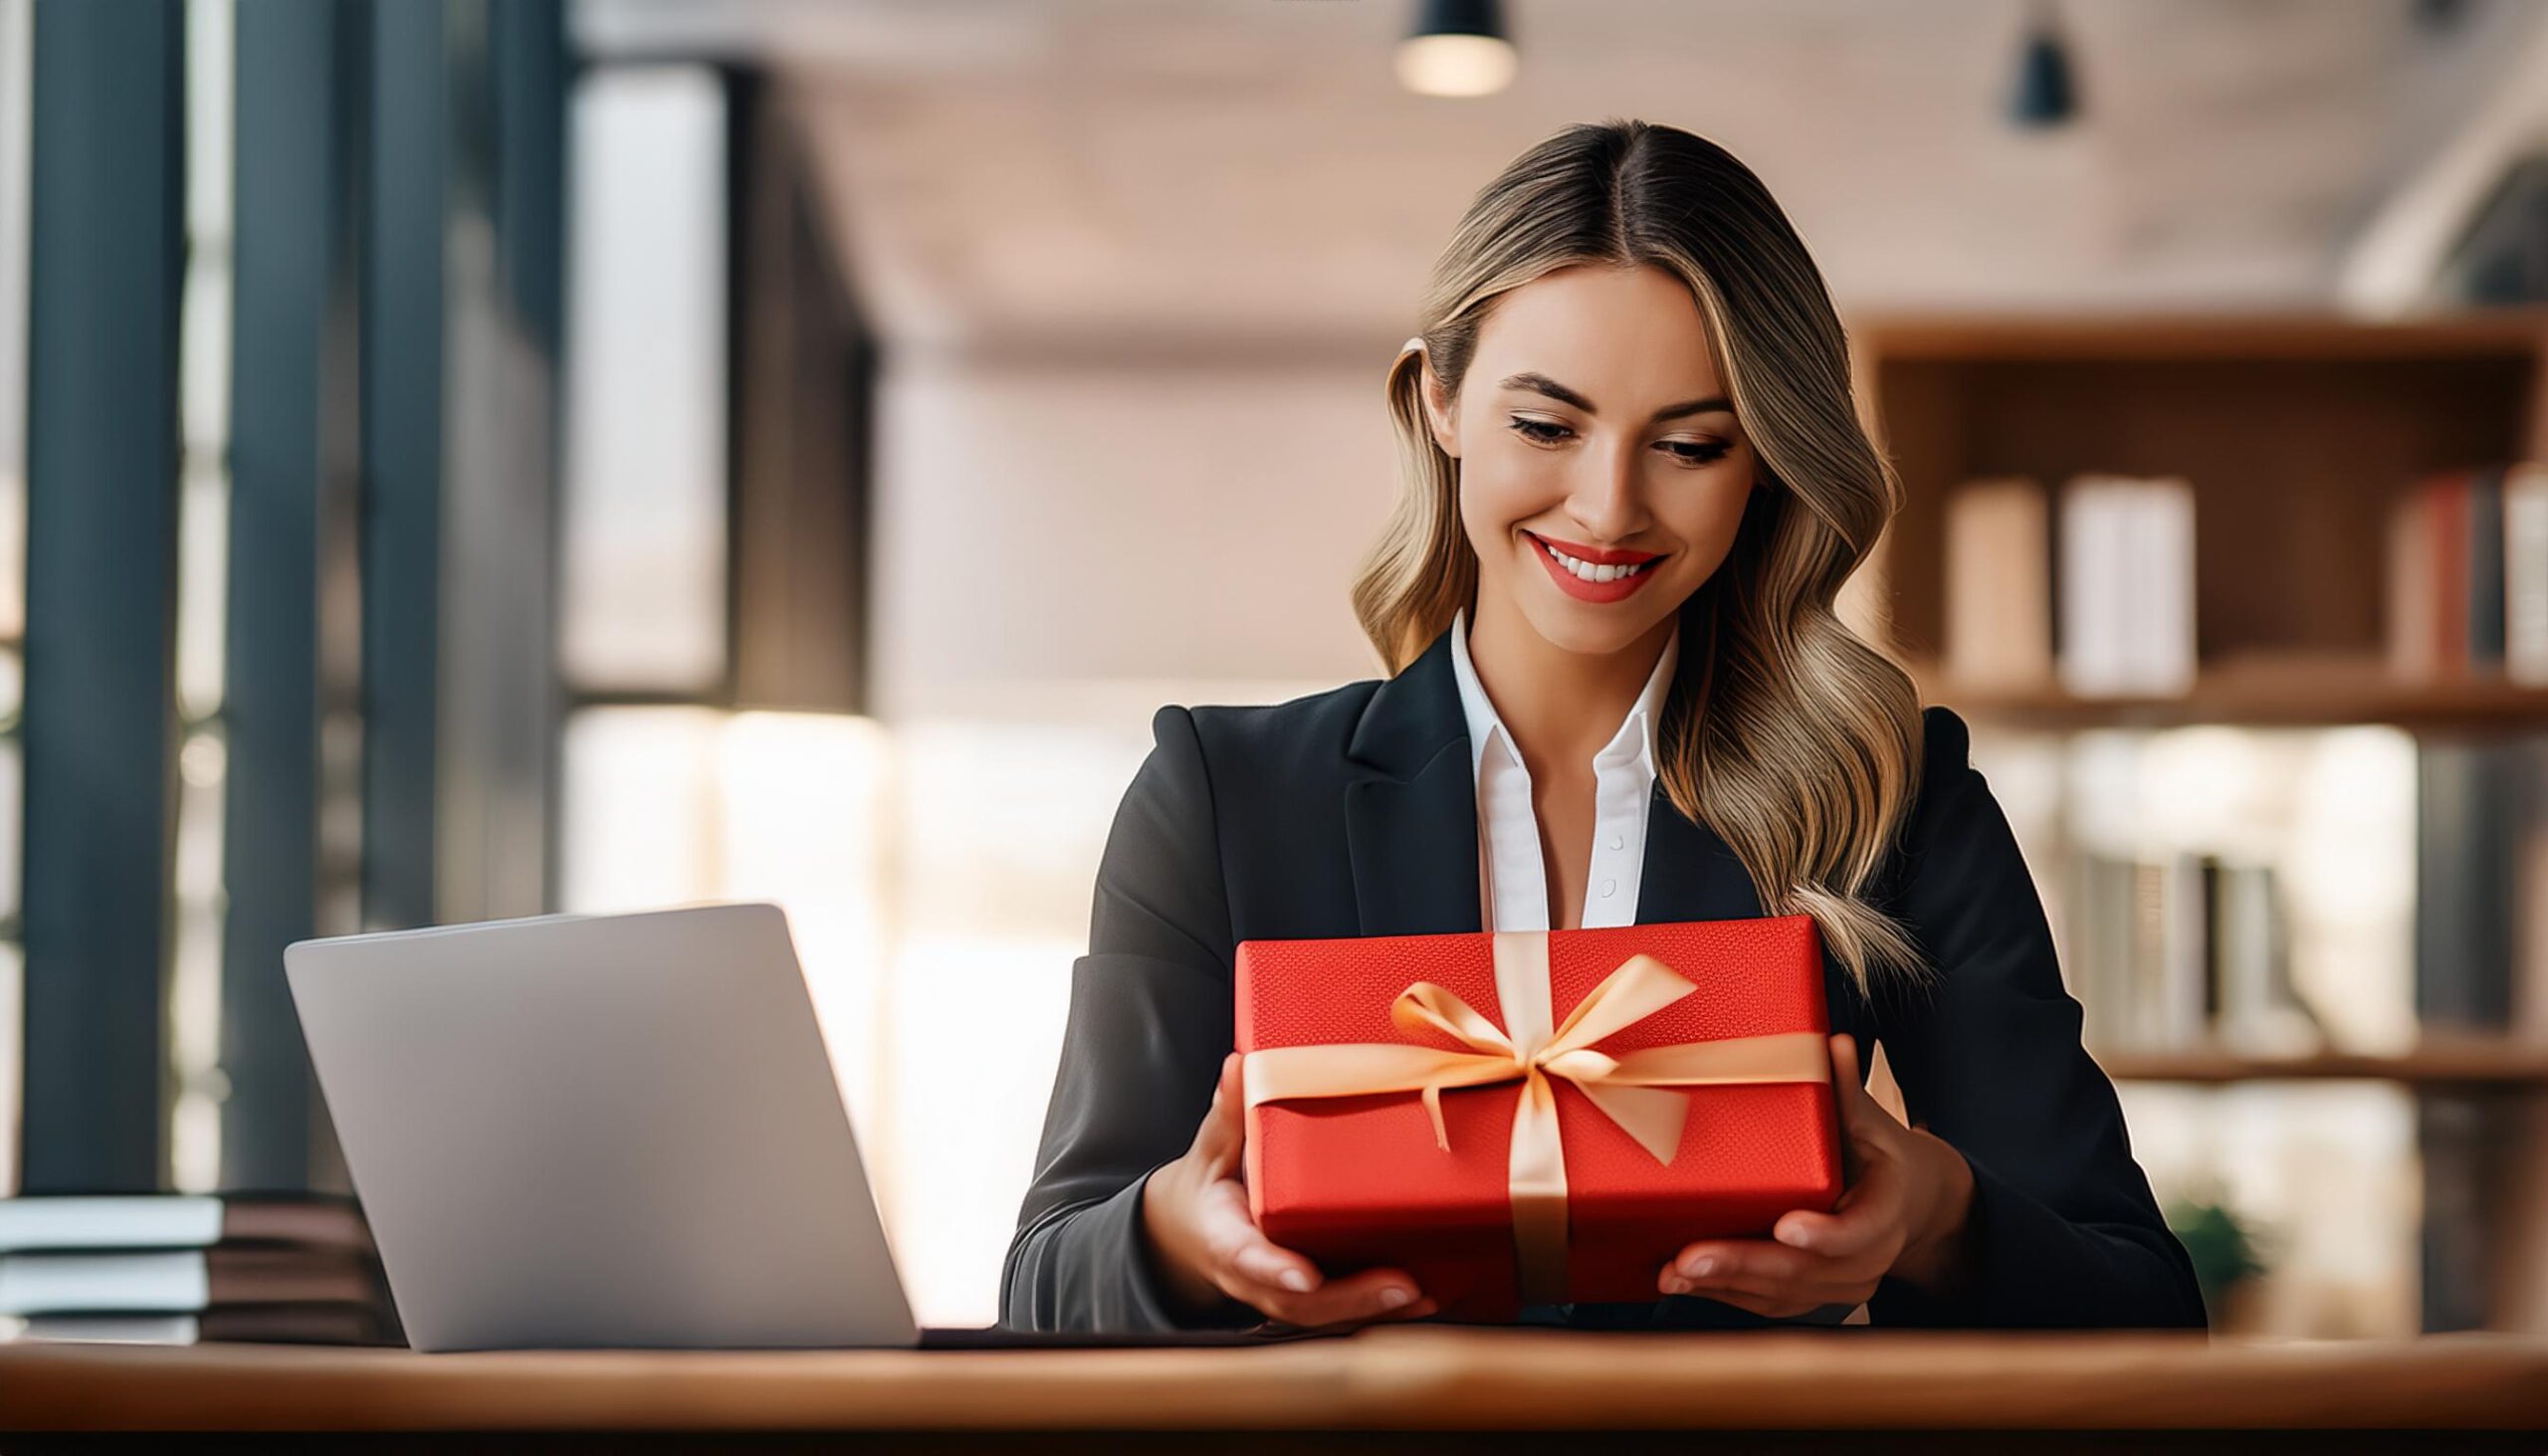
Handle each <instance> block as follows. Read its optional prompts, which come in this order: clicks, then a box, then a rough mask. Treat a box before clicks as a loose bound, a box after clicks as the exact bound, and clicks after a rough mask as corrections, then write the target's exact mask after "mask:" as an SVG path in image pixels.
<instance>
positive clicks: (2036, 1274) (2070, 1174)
mask: <svg viewBox="0 0 2548 1456" xmlns="http://www.w3.org/2000/svg"><path fill="white" fill-rule="evenodd" d="M1923 719H1924V728H1925V738H1926V748H1925V751H1926V755H1927V756H1926V759H1925V762H1924V766H1923V778H1922V785H1921V790H1920V795H1919V799H1918V802H1917V803H1916V804H1915V806H1914V809H1913V817H1912V820H1911V822H1910V825H1909V827H1908V833H1907V837H1906V840H1905V842H1904V844H1903V847H1902V848H1901V850H1900V851H1899V852H1898V853H1897V854H1896V855H1895V856H1894V857H1893V859H1892V861H1891V862H1890V864H1889V867H1888V869H1887V870H1886V872H1885V873H1884V875H1883V877H1882V879H1881V880H1880V881H1879V882H1878V887H1877V893H1876V894H1875V895H1874V896H1872V897H1871V898H1872V899H1874V901H1875V903H1877V904H1879V905H1882V906H1884V908H1886V909H1887V910H1889V911H1891V912H1892V913H1893V914H1895V915H1897V916H1900V917H1902V919H1903V921H1904V923H1905V925H1906V926H1907V927H1908V928H1909V929H1910V930H1911V931H1912V933H1913V934H1914V935H1915V936H1917V937H1918V939H1919V941H1920V943H1921V944H1922V945H1923V946H1924V947H1925V948H1926V949H1927V950H1928V952H1929V953H1930V955H1931V957H1932V958H1933V959H1934V960H1935V962H1936V963H1937V965H1938V966H1939V968H1940V969H1941V970H1942V971H1943V972H1944V974H1943V976H1942V978H1941V982H1940V985H1939V987H1938V989H1937V991H1936V992H1935V993H1934V995H1918V994H1909V993H1904V992H1901V991H1887V990H1884V989H1883V988H1881V987H1880V988H1879V992H1878V995H1877V997H1876V1001H1875V1003H1873V1004H1870V1003H1869V1001H1868V1000H1867V999H1866V998H1864V997H1862V996H1860V995H1859V994H1858V992H1857V990H1856V988H1855V986H1854V984H1853V983H1852V982H1851V981H1850V980H1849V979H1848V977H1847V975H1846V974H1845V973H1844V972H1843V971H1841V969H1840V968H1839V967H1838V965H1837V964H1836V963H1835V962H1834V961H1833V960H1832V959H1831V958H1830V956H1829V953H1828V952H1827V951H1826V952H1825V955H1824V961H1823V968H1824V988H1825V991H1826V993H1827V999H1828V1004H1829V1007H1830V1011H1831V1024H1832V1030H1834V1031H1847V1032H1851V1033H1854V1034H1855V1036H1856V1038H1857V1042H1858V1045H1859V1046H1860V1047H1861V1048H1868V1047H1869V1046H1870V1044H1871V1043H1872V1042H1875V1041H1879V1040H1880V1041H1881V1042H1882V1043H1883V1045H1884V1048H1885V1055H1886V1058H1887V1060H1888V1064H1889V1065H1890V1066H1891V1068H1892V1070H1893V1073H1894V1078H1895V1081H1896V1082H1897V1084H1898V1085H1899V1086H1900V1087H1901V1089H1902V1094H1903V1100H1904V1103H1905V1105H1906V1107H1907V1108H1908V1110H1909V1112H1910V1114H1911V1116H1912V1117H1913V1118H1915V1119H1925V1120H1926V1122H1927V1124H1928V1127H1929V1131H1930V1132H1932V1133H1935V1134H1936V1135H1937V1136H1939V1137H1940V1138H1943V1139H1945V1140H1946V1141H1947V1142H1948V1143H1950V1144H1954V1145H1955V1146H1956V1147H1957V1148H1958V1149H1959V1150H1961V1151H1962V1152H1963V1153H1964V1154H1965V1156H1966V1158H1967V1160H1968V1161H1970V1162H1971V1164H1972V1166H1973V1176H1974V1190H1975V1192H1974V1205H1973V1217H1974V1219H1975V1221H1976V1223H1977V1225H1978V1227H1977V1228H1976V1230H1975V1232H1976V1234H1977V1236H1978V1245H1977V1249H1978V1259H1979V1263H1978V1267H1977V1268H1976V1269H1975V1270H1974V1277H1973V1280H1972V1282H1971V1284H1970V1285H1969V1287H1968V1288H1967V1289H1966V1290H1965V1292H1963V1293H1962V1294H1961V1295H1960V1296H1959V1297H1957V1298H1955V1299H1952V1300H1942V1299H1937V1298H1933V1297H1931V1296H1929V1295H1928V1294H1926V1293H1925V1292H1924V1291H1922V1290H1920V1289H1917V1288H1915V1287H1913V1286H1911V1285H1909V1284H1906V1283H1904V1282H1902V1281H1900V1280H1895V1279H1890V1278H1888V1279H1886V1280H1884V1281H1883V1282H1882V1284H1881V1286H1880V1287H1879V1288H1878V1290H1877V1292H1876V1293H1875V1295H1874V1297H1873V1298H1871V1299H1870V1300H1869V1301H1868V1303H1867V1312H1868V1320H1869V1322H1870V1323H1871V1324H1875V1325H1905V1326H1913V1325H1917V1326H2102V1327H2167V1326H2191V1327H2196V1328H2201V1327H2203V1326H2204V1325H2205V1323H2206V1321H2205V1312H2204V1306H2203V1300H2202V1296H2201V1293H2200V1291H2199V1289H2198V1287H2197V1285H2196V1283H2195V1277H2194V1268H2193V1264H2192V1262H2191V1261H2190V1260H2189V1259H2188V1258H2187V1256H2186V1251H2185V1249H2184V1247H2183V1246H2182V1245H2181V1244H2179V1243H2178V1241H2177V1239H2176V1238H2175V1236H2174V1235H2173V1234H2171V1233H2170V1232H2169V1231H2168V1228H2167V1226H2166V1224H2165V1223H2164V1222H2163V1221H2162V1220H2161V1218H2160V1215H2159V1211H2158V1208H2157V1205H2156V1203H2155V1201H2154V1200H2153V1198H2152V1196H2151V1192H2150V1185H2149V1181H2148V1179H2147V1178H2146V1177H2145V1176H2144V1175H2143V1173H2142V1170H2141V1168H2140V1166H2139V1165H2138V1164H2136V1163H2135V1162H2134V1161H2133V1158H2132V1152H2131V1148H2130V1146H2129V1144H2128V1143H2127V1140H2126V1136H2125V1132H2124V1124H2123V1116H2122V1111H2121V1109H2120V1107H2119V1106H2118V1104H2117V1102H2116V1098H2115V1092H2114V1087H2113V1084H2112V1083H2110V1082H2108V1081H2107V1080H2106V1077H2105V1074H2104V1073H2103V1072H2102V1071H2100V1070H2099V1069H2098V1067H2097V1065H2096V1063H2095V1062H2094V1061H2092V1060H2091V1059H2090V1058H2089V1056H2088V1054H2087V1053H2086V1052H2085V1051H2084V1050H2082V1049H2081V1046H2080V1042H2079V1003H2078V1002H2077V1001H2075V1000H2073V999H2072V998H2071V997H2070V996H2069V995H2068V994H2067V993H2065V991H2064V990H2063V987H2062V981H2061V972H2060V968H2059V965H2058V963H2057V961H2056V960H2055V958H2054V953H2053V941H2052V935H2051V931H2050V928H2049V926H2048V924H2047V923H2046V921H2045V918H2044V913H2043V907H2042V903H2041V902H2040V901H2039V900H2038V899H2037V897H2036V894H2035V890H2034V884H2033V882H2032V880H2030V879H2029V878H2028V876H2027V873H2026V867H2025V863H2024V861H2023V860H2022V859H2021V858H2020V857H2019V854H2018V850H2017V840H2016V837H2015V836H2014V835H2013V834H2012V833H2011V831H2010V829H2009V825H2008V820H2007V819H2006V817H2005V816H2004V815H2003V813H2002V812H2001V809H2000V806H1999V803H1998V801H1997V800H1995V799H1994V798H1993V797H1992V795H1991V790H1990V788H1989V787H1988V786H1987V785H1986V783H1985V782H1984V780H1983V777H1982V775H1981V774H1980V773H1979V772H1978V771H1976V770H1975V769H1974V768H1973V767H1972V766H1971V764H1970V762H1969V761H1968V758H1967V749H1968V745H1969V741H1970V740H1969V735H1968V732H1967V729H1966V727H1965V724H1964V721H1963V720H1962V719H1961V718H1959V717H1957V716H1956V715H1955V713H1953V712H1952V711H1950V710H1948V709H1946V708H1941V707H1932V708H1928V709H1926V710H1924V712H1923ZM1151 731H1152V733H1153V735H1154V736H1155V738H1156V739H1157V742H1156V746H1154V747H1153V748H1152V750H1151V752H1150V755H1149V757H1148V758H1147V759H1146V760H1145V761H1144V762H1143V764H1142V766H1141V769H1140V771H1139V772H1138V773H1136V774H1135V775H1134V778H1133V782H1132V785H1131V787H1130V788H1129V789H1128V790H1127V791H1126V792H1125V795H1124V800H1123V804H1122V806H1121V807H1120V809H1119V810H1118V811H1117V813H1116V817H1115V822H1114V826H1113V828H1112V830H1111V832H1110V835H1109V837H1108V839H1107V843H1106V850H1105V854H1104V857H1103V859H1102V861H1101V864H1100V866H1099V869H1098V874H1097V892H1096V904H1095V909H1094V912H1093V914H1092V916H1091V918H1090V923H1089V951H1088V953H1087V954H1086V955H1083V956H1081V957H1079V959H1078V960H1077V961H1075V962H1074V963H1073V965H1072V967H1071V1001H1070V1015H1069V1021H1068V1025H1067V1028H1066V1030H1065V1032H1064V1035H1063V1040H1062V1051H1061V1063H1060V1068H1059V1071H1058V1073H1057V1075H1056V1077H1055V1080H1054V1084H1053V1097H1052V1104H1051V1107H1050V1109H1049V1111H1048V1113H1047V1114H1046V1117H1045V1121H1044V1129H1043V1140H1042V1146H1041V1149H1040V1151H1039V1152H1038V1154H1037V1157H1036V1166H1035V1175H1034V1179H1033V1181H1032V1183H1031V1184H1030V1186H1029V1187H1028V1188H1027V1191H1026V1198H1025V1202H1024V1205H1023V1207H1022V1208H1021V1209H1020V1210H1019V1216H1018V1229H1017V1233H1016V1235H1015V1237H1014V1238H1013V1239H1012V1240H1011V1242H1010V1244H1009V1249H1008V1254H1007V1257H1006V1259H1005V1261H1004V1263H1003V1269H1002V1275H1001V1284H1000V1323H1001V1324H1002V1325H1004V1326H1008V1327H1011V1328H1020V1329H1034V1330H1131V1331H1157V1330H1171V1329H1177V1328H1207V1327H1210V1328H1244V1327H1248V1326H1253V1325H1256V1324H1258V1323H1260V1321H1261V1320H1262V1318H1263V1317H1262V1316H1261V1315H1259V1314H1258V1313H1257V1312H1256V1311H1254V1310H1253V1309H1251V1308H1249V1307H1248V1306H1245V1305H1243V1304H1240V1303H1239V1302H1237V1301H1235V1300H1227V1301H1224V1302H1223V1304H1222V1306H1221V1307H1220V1308H1219V1309H1217V1310H1215V1311H1213V1312H1212V1313H1211V1314H1209V1315H1207V1316H1204V1317H1201V1318H1197V1319H1186V1320H1179V1319H1178V1318H1176V1317H1175V1316H1174V1315H1173V1314H1171V1312H1170V1311H1169V1309H1168V1306H1166V1305H1165V1304H1164V1303H1163V1301H1162V1294H1161V1286H1160V1284H1159V1283H1158V1277H1157V1274H1156V1271H1155V1270H1154V1269H1153V1268H1152V1267H1151V1264H1150V1257H1149V1251H1148V1247H1147V1245H1146V1244H1145V1242H1144V1241H1143V1238H1142V1233H1141V1197H1142V1187H1143V1183H1144V1180H1145V1178H1146V1177H1147V1175H1148V1174H1149V1173H1150V1171H1151V1170H1152V1169H1153V1168H1155V1167H1157V1166H1159V1165H1160V1164H1161V1163H1164V1162H1167V1161H1168V1160H1170V1159H1172V1158H1175V1157H1176V1156H1178V1155H1179V1154H1181V1153H1183V1152H1184V1151H1185V1149H1186V1147H1187V1145H1188V1144H1190V1143H1191V1142H1192V1140H1193V1137H1194V1130H1195V1128H1196V1126H1197V1125H1198V1124H1199V1123H1200V1122H1201V1120H1202V1116H1203V1112H1204V1109H1205V1108H1206V1107H1207V1106H1208V1105H1209V1103H1210V1101H1211V1096H1212V1088H1213V1084H1214V1083H1215V1082H1216V1081H1217V1080H1218V1077H1219V1072H1220V1064H1221V1059H1222V1058H1223V1057H1224V1056H1225V1055H1227V1054H1228V1052H1229V1051H1230V1049H1231V1046H1232V1042H1233V1031H1232V1023H1233V1013H1232V984H1231V964H1232V960H1233V952H1234V948H1235V946H1236V945H1237V942H1238V941H1240V940H1243V939H1250V938H1260V937H1261V938H1277V937H1300V936H1382V935H1418V934H1431V933H1441V932H1475V931H1478V930H1481V929H1483V928H1484V926H1485V921H1484V918H1483V917H1482V915H1481V913H1480V907H1479V905H1478V884H1477V879H1478V876H1477V854H1478V850H1477V808H1476V785H1475V783H1474V782H1473V781H1472V780H1471V777H1470V770H1469V749H1468V728H1467V724H1466V721H1465V719H1464V718H1463V716H1462V713H1461V710H1460V699H1459V689H1458V685H1457V683H1456V681H1455V680H1454V678H1453V676H1452V669H1451V642H1450V634H1449V632H1448V631H1445V632H1443V633H1442V634H1441V635H1439V636H1437V637H1436V638H1435V639H1434V641H1433V643H1432V645H1431V646H1430V647H1428V648H1426V649H1425V651H1424V653H1423V654H1422V655H1421V656H1420V657H1418V658H1417V659H1416V660H1415V661H1414V662H1413V663H1411V664H1409V665H1408V666H1407V667H1406V669H1405V670H1404V671H1402V672H1400V673H1399V674H1398V675H1397V676H1396V677H1394V678H1388V679H1378V678H1374V679H1365V680H1363V681H1360V682H1355V683H1349V684H1347V685H1345V686H1344V687H1341V688H1337V689H1334V690H1332V691H1329V692H1325V693H1320V694H1316V695H1313V696H1310V697H1305V698H1298V699H1295V700H1293V701H1291V702H1289V703H1283V704H1278V705H1274V706H1270V707H1223V706H1210V707H1196V708H1191V709H1188V708H1181V707H1174V706H1170V707H1167V708H1162V709H1161V710H1160V711H1159V712H1158V714H1157V715H1156V716H1155V717H1154V718H1153V719H1152V721H1151ZM1654 792H1655V802H1654V804H1653V805H1652V806H1651V811H1650V812H1649V813H1648V814H1647V816H1646V825H1647V827H1646V844H1645V869H1644V871H1643V872H1642V876H1641V879H1640V888H1639V890H1638V893H1637V917H1636V918H1637V923H1638V924H1640V925H1652V924H1658V923H1662V922H1669V921H1702V920H1730V919H1737V918H1744V917H1758V916H1759V915H1761V913H1762V911H1761V904H1760V900H1759V898H1758V896H1757V895H1756V894H1755V893H1754V891H1753V888H1752V883H1751V879H1750V877H1749V876H1748V875H1747V874H1746V873H1745V871H1744V869H1743V867H1742V864H1741V862H1740V861H1738V860H1737V859H1736V858H1735V856H1734V853H1733V851H1732V850H1730V849H1729V848H1728V847H1727V846H1726V844H1725V842H1724V841H1723V840H1722V839H1720V838H1719V837H1718V836H1717V835H1716V834H1715V832H1714V831H1712V830H1710V829H1709V828H1708V827H1707V826H1706V825H1704V824H1698V823H1693V822H1692V821H1691V820H1689V819H1687V818H1685V817H1683V816H1682V814H1681V813H1680V812H1679V811H1678V810H1677V809H1675V808H1674V807H1673V806H1672V803H1671V800H1670V799H1669V798H1668V797H1667V796H1665V794H1664V791H1663V787H1662V785H1661V783H1660V782H1659V781H1658V782H1657V784H1656V786H1655V791H1654ZM1864 1060H1865V1058H1864V1057H1863V1056H1862V1058H1861V1065H1862V1067H1863V1064H1864ZM1562 1308H1563V1310H1564V1312H1565V1313H1564V1323H1568V1324H1573V1325H1577V1326H1586V1327H1607V1328H1617V1327H1622V1326H1633V1327H1640V1328H1641V1327H1649V1326H1657V1327H1691V1326H1700V1327H1706V1326H1718V1327H1730V1326H1749V1325H1760V1324H1769V1323H1778V1322H1772V1321H1768V1320H1766V1319H1764V1318H1763V1317H1761V1316H1758V1315H1755V1314H1753V1313H1751V1312H1750V1311H1746V1310H1743V1309H1740V1308H1738V1307H1736V1306H1733V1305H1728V1304H1724V1303H1722V1302H1720V1301H1716V1300H1710V1299H1706V1298H1702V1297H1697V1296H1667V1297H1664V1298H1662V1299H1660V1300H1659V1301H1657V1302H1655V1303H1651V1304H1619V1305H1594V1304H1583V1305H1572V1306H1566V1307H1562ZM1825 1308H1826V1309H1831V1308H1836V1307H1829V1306H1826V1307H1825Z"/></svg>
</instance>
